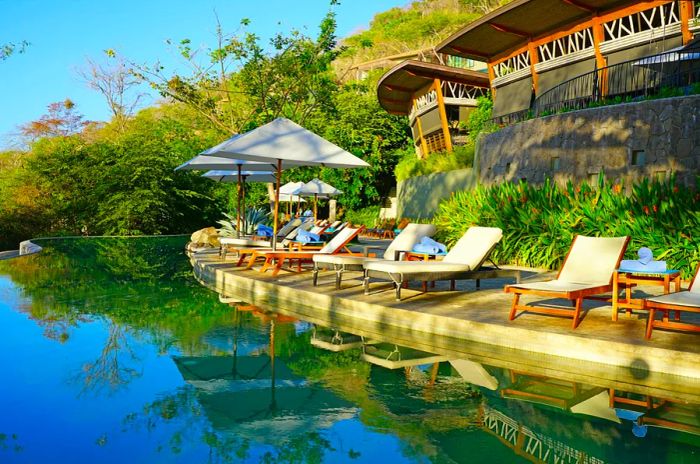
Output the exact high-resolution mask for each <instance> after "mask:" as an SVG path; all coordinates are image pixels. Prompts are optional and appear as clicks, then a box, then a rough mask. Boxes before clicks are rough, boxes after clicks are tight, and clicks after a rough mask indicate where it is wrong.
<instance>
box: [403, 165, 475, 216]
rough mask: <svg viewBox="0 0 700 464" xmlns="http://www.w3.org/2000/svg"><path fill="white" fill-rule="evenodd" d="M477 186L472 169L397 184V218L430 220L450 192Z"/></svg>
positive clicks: (419, 177)
mask: <svg viewBox="0 0 700 464" xmlns="http://www.w3.org/2000/svg"><path fill="white" fill-rule="evenodd" d="M476 184H477V179H476V172H475V171H474V170H473V169H458V170H455V171H448V172H438V173H435V174H429V175H427V176H418V177H412V178H410V179H406V180H405V181H403V182H399V183H398V187H397V189H396V190H397V198H398V207H397V217H408V218H413V219H417V218H430V217H432V216H433V215H434V214H435V212H436V211H437V208H438V204H440V200H442V199H443V198H447V197H449V196H450V195H452V192H458V191H460V190H468V189H472V188H474V186H476Z"/></svg>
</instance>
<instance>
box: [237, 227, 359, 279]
mask: <svg viewBox="0 0 700 464" xmlns="http://www.w3.org/2000/svg"><path fill="white" fill-rule="evenodd" d="M362 230H363V227H360V228H359V229H357V230H355V232H354V233H352V234H351V235H350V236H348V238H347V239H346V240H345V242H343V243H342V244H340V245H339V246H338V247H337V248H336V249H335V250H333V252H331V253H329V254H339V253H342V252H343V251H345V253H344V254H349V255H353V256H362V254H361V253H354V252H353V251H351V250H350V249H349V248H348V244H349V243H350V242H351V241H352V240H353V239H354V238H356V237H357V236H358V235H360V232H362ZM316 254H319V252H318V251H271V250H255V251H253V253H252V254H251V256H250V258H249V260H248V265H247V266H246V269H250V268H251V267H253V265H254V264H255V262H256V261H257V260H258V258H265V262H264V264H263V266H262V268H260V272H263V273H264V272H267V270H268V269H270V268H272V275H273V276H276V275H277V274H279V272H280V271H281V270H282V266H283V265H284V262H285V261H289V263H290V264H291V263H292V262H294V261H296V262H297V266H296V269H292V268H289V270H291V271H296V272H301V265H302V263H305V262H313V258H314V255H316ZM324 254H325V253H324Z"/></svg>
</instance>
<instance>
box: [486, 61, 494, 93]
mask: <svg viewBox="0 0 700 464" xmlns="http://www.w3.org/2000/svg"><path fill="white" fill-rule="evenodd" d="M486 69H487V70H488V72H489V86H490V87H491V100H494V101H495V100H496V87H494V86H493V81H494V79H496V73H495V72H494V71H493V65H492V64H491V63H486Z"/></svg>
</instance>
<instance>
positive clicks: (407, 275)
mask: <svg viewBox="0 0 700 464" xmlns="http://www.w3.org/2000/svg"><path fill="white" fill-rule="evenodd" d="M501 237H503V231H501V229H499V228H497V227H470V228H469V229H468V230H467V232H466V233H465V234H464V235H463V236H462V238H460V239H459V241H458V242H457V243H456V244H455V246H454V247H453V248H452V249H451V250H450V252H449V253H447V255H445V258H444V259H443V260H442V261H397V262H387V261H372V262H368V263H367V264H365V280H364V287H365V294H368V293H369V281H370V278H372V277H375V278H380V279H383V280H390V281H392V282H393V283H394V286H395V290H396V300H397V301H400V300H401V287H402V286H403V284H404V282H410V281H422V282H434V281H436V280H450V281H452V282H451V289H454V281H455V280H463V279H476V280H477V282H478V281H479V280H480V279H488V278H496V277H514V278H515V280H516V282H519V281H520V271H518V270H515V269H500V268H498V267H497V266H496V267H485V266H483V264H484V262H486V260H488V259H489V255H490V254H491V252H492V251H493V249H494V248H495V247H496V245H497V244H498V242H499V241H500V240H501ZM494 266H495V265H494Z"/></svg>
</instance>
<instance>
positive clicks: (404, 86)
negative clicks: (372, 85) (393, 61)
mask: <svg viewBox="0 0 700 464" xmlns="http://www.w3.org/2000/svg"><path fill="white" fill-rule="evenodd" d="M435 79H440V80H442V81H449V82H456V83H459V84H466V85H471V86H473V87H481V88H488V87H489V78H488V75H487V74H486V73H483V72H477V71H469V70H466V69H460V68H454V67H452V66H444V65H441V64H434V63H425V62H423V61H416V60H408V61H404V62H402V63H399V64H398V65H396V66H394V67H393V68H391V69H390V70H389V71H387V72H386V73H385V74H384V75H383V76H382V77H381V79H379V83H378V84H377V98H378V99H379V104H380V105H382V108H384V109H385V110H387V111H388V112H389V113H393V114H408V113H409V112H410V111H411V105H412V102H413V95H414V94H415V93H416V92H418V91H419V90H420V89H422V88H424V87H425V86H427V85H429V84H432V83H433V82H434V80H435Z"/></svg>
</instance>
